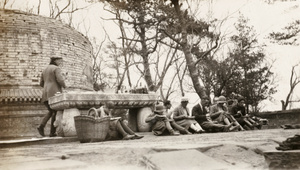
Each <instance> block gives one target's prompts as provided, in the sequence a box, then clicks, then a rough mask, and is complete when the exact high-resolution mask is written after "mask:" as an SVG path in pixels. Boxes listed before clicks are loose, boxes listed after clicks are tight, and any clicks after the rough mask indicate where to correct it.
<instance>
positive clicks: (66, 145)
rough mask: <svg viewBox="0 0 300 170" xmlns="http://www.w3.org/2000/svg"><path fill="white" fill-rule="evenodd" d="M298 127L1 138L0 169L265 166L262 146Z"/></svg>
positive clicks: (267, 147)
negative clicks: (94, 138)
mask: <svg viewBox="0 0 300 170" xmlns="http://www.w3.org/2000/svg"><path fill="white" fill-rule="evenodd" d="M299 132H300V130H299V129H293V130H284V129H269V130H268V129H264V130H254V131H244V132H230V133H210V134H208V133H206V134H197V135H180V136H164V137H156V136H154V135H152V133H140V134H141V135H145V137H144V138H143V139H140V140H129V141H123V140H119V141H105V142H97V143H80V142H79V141H77V139H76V138H61V137H56V138H32V139H25V140H24V139H23V140H7V141H3V140H2V141H0V147H1V148H0V155H1V160H0V169H3V170H10V169H12V170H16V169H20V170H21V169H22V170H24V169H30V170H32V169H38V170H42V169H43V170H44V169H55V170H56V169H64V170H65V169H112V170H114V169H116V170H118V169H122V170H124V169H125V170H126V169H128V170H135V169H142V170H143V169H183V168H184V167H186V169H189V170H190V169H200V168H201V167H202V169H203V168H204V169H230V170H232V169H246V170H247V169H249V170H250V169H258V170H259V169H268V165H267V163H266V162H265V159H264V156H263V154H262V153H263V152H264V151H270V150H276V149H275V147H276V146H278V144H277V143H276V141H278V142H281V141H284V140H285V139H286V138H287V137H291V136H294V135H295V134H296V133H299Z"/></svg>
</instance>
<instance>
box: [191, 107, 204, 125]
mask: <svg viewBox="0 0 300 170" xmlns="http://www.w3.org/2000/svg"><path fill="white" fill-rule="evenodd" d="M206 114H208V112H207V110H206V109H204V108H203V107H202V108H201V106H200V104H199V103H198V104H197V105H195V106H194V107H193V109H192V115H193V116H195V120H196V121H197V122H198V123H199V124H201V123H203V122H205V121H207V119H206Z"/></svg>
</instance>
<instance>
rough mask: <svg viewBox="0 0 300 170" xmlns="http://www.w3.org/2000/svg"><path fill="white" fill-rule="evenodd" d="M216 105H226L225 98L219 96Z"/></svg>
mask: <svg viewBox="0 0 300 170" xmlns="http://www.w3.org/2000/svg"><path fill="white" fill-rule="evenodd" d="M217 103H226V97H224V96H220V97H219V99H218V101H217Z"/></svg>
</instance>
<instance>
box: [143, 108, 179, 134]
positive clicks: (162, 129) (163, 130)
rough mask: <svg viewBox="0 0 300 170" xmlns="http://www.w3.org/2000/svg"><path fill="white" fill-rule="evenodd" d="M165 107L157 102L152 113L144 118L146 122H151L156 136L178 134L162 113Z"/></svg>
mask: <svg viewBox="0 0 300 170" xmlns="http://www.w3.org/2000/svg"><path fill="white" fill-rule="evenodd" d="M164 112H165V108H164V106H163V105H161V104H158V105H155V109H154V111H153V113H152V114H150V115H149V116H148V117H147V118H146V120H145V121H146V123H151V124H152V132H153V134H154V135H156V136H162V135H179V134H178V133H177V132H175V130H174V129H173V128H172V127H171V124H170V122H169V119H168V118H167V116H166V115H165V114H164Z"/></svg>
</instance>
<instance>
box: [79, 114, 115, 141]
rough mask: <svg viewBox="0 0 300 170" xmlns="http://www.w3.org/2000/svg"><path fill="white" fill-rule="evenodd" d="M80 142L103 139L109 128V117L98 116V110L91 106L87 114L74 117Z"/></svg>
mask: <svg viewBox="0 0 300 170" xmlns="http://www.w3.org/2000/svg"><path fill="white" fill-rule="evenodd" d="M74 121H75V128H76V132H77V137H78V139H79V141H80V143H87V142H101V141H104V140H105V138H106V135H107V133H108V129H109V123H110V117H100V116H99V113H98V110H97V109H95V108H91V109H89V110H88V114H87V115H80V116H75V117H74Z"/></svg>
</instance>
